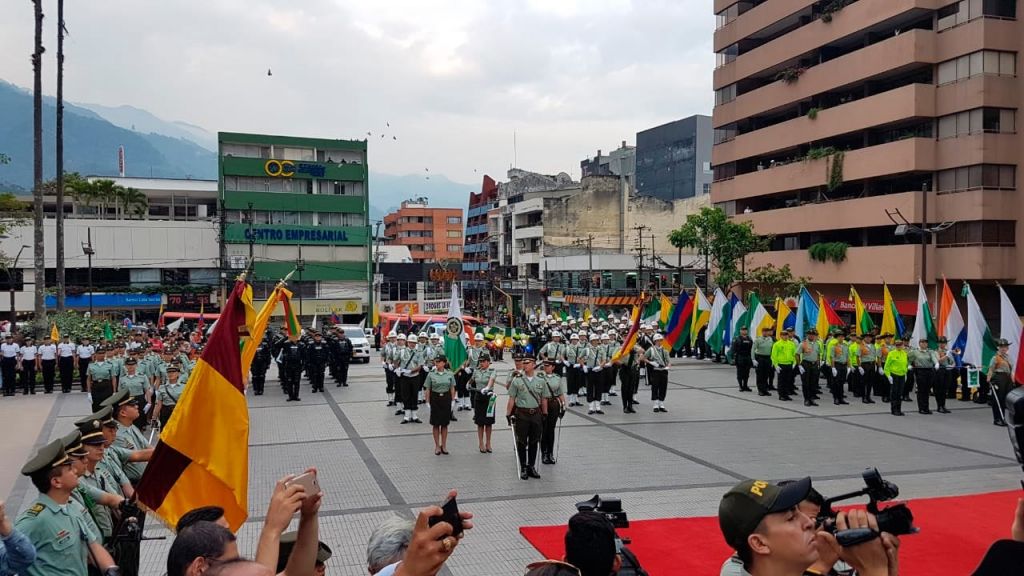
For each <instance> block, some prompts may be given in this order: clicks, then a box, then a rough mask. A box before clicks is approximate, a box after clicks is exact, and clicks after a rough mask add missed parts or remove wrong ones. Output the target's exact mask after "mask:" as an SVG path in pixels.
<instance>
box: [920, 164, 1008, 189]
mask: <svg viewBox="0 0 1024 576" xmlns="http://www.w3.org/2000/svg"><path fill="white" fill-rule="evenodd" d="M976 188H989V189H994V190H1015V189H1016V188H1017V167H1016V166H1013V165H1008V164H977V165H974V166H961V167H959V168H951V169H949V170H940V171H939V173H938V191H939V192H959V191H963V190H972V189H976Z"/></svg>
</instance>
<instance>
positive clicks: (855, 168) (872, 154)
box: [711, 135, 998, 203]
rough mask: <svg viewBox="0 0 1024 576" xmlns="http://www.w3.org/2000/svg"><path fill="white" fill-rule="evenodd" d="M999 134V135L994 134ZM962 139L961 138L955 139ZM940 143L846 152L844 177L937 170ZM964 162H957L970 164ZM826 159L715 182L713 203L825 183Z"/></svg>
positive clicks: (890, 145) (931, 141)
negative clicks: (937, 154) (937, 152)
mask: <svg viewBox="0 0 1024 576" xmlns="http://www.w3.org/2000/svg"><path fill="white" fill-rule="evenodd" d="M992 136H998V135H992ZM951 140H959V138H956V139H951ZM936 144H937V142H936V141H935V140H934V139H932V138H907V139H904V140H897V141H895V142H887V143H885V144H878V145H876V146H868V147H866V148H861V149H859V150H851V151H849V152H846V153H845V154H844V158H843V179H844V181H846V182H853V181H856V180H863V179H866V178H877V177H879V176H888V175H891V174H901V173H905V172H931V171H934V170H936V153H935V149H936ZM967 164H969V162H962V163H961V164H955V165H967ZM826 165H827V162H826V159H817V160H801V159H796V160H793V161H790V162H788V163H778V164H775V165H774V166H771V165H769V166H766V167H765V168H764V169H763V170H757V171H754V172H748V173H746V174H740V175H738V176H736V177H734V178H732V179H729V180H720V181H718V182H715V183H713V184H712V185H711V195H712V196H711V199H712V201H713V202H716V203H717V202H727V201H730V200H740V199H744V198H753V197H756V196H764V195H769V194H777V193H780V192H786V191H790V190H802V189H804V188H812V187H814V186H824V185H825V184H826V182H827V180H828V173H827V170H826Z"/></svg>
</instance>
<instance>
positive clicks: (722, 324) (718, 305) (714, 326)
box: [707, 288, 730, 352]
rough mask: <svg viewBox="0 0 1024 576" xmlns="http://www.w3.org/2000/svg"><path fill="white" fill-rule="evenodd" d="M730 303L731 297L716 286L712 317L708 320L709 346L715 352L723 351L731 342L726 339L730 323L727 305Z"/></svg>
mask: <svg viewBox="0 0 1024 576" xmlns="http://www.w3.org/2000/svg"><path fill="white" fill-rule="evenodd" d="M728 305H729V299H728V298H726V296H725V293H723V292H722V289H721V288H715V300H714V302H712V304H711V319H710V320H709V321H708V331H707V334H708V338H707V340H708V346H710V347H711V350H712V351H714V352H722V350H723V349H724V348H725V347H726V346H728V345H729V344H730V342H726V341H725V332H726V328H727V326H728V324H729V318H728V315H727V314H726V313H725V307H726V306H728Z"/></svg>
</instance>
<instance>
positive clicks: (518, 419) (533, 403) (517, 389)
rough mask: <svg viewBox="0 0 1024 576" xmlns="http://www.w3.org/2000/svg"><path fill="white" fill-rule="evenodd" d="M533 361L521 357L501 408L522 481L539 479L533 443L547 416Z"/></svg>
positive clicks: (544, 381)
mask: <svg viewBox="0 0 1024 576" xmlns="http://www.w3.org/2000/svg"><path fill="white" fill-rule="evenodd" d="M536 361H537V359H536V358H535V357H534V356H533V355H532V354H527V355H524V356H523V358H522V362H523V372H522V373H521V374H519V375H518V376H515V377H514V378H512V383H511V384H509V388H508V405H507V406H506V407H505V418H506V419H507V420H508V423H509V425H510V426H512V427H513V431H514V432H515V437H516V454H517V455H518V457H519V468H520V470H519V477H520V478H522V479H523V480H526V479H528V478H540V474H538V473H537V469H536V468H535V467H534V465H535V464H536V462H537V444H538V443H539V442H540V437H541V433H542V431H543V428H544V425H543V422H544V416H545V415H546V414H547V399H546V398H544V384H545V383H546V382H547V381H546V380H545V379H544V378H542V377H540V376H539V375H538V374H536V373H535V368H536V366H535V363H536Z"/></svg>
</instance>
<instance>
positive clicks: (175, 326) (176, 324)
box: [167, 317, 185, 332]
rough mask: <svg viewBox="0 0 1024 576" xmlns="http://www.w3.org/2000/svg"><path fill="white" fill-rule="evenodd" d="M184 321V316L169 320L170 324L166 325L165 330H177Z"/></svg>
mask: <svg viewBox="0 0 1024 576" xmlns="http://www.w3.org/2000/svg"><path fill="white" fill-rule="evenodd" d="M184 322H185V318H184V317H181V318H178V319H177V320H175V321H174V322H171V323H170V324H168V325H167V331H168V332H177V331H178V330H179V329H180V328H181V325H182V324H183V323H184Z"/></svg>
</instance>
